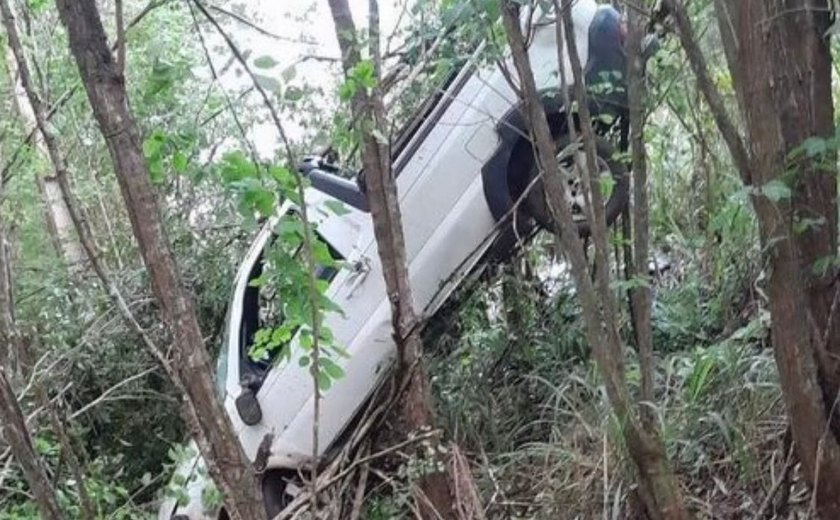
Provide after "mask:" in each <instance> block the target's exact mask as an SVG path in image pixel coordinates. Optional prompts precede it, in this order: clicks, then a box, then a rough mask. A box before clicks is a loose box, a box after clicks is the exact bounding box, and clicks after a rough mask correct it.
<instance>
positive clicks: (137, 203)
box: [56, 0, 266, 520]
mask: <svg viewBox="0 0 840 520" xmlns="http://www.w3.org/2000/svg"><path fill="white" fill-rule="evenodd" d="M56 3H57V5H58V9H59V14H60V16H61V20H62V22H63V23H64V25H65V26H66V27H67V33H68V37H69V40H70V49H71V51H72V54H73V56H74V58H75V60H76V63H77V64H78V67H79V71H80V74H81V77H82V82H83V84H84V86H85V90H86V92H87V95H88V100H89V101H90V105H91V107H92V108H93V113H94V116H95V118H96V120H97V122H98V123H99V127H100V129H101V131H102V134H103V136H104V138H105V140H106V143H107V145H108V150H109V152H110V154H111V159H112V161H113V163H114V169H115V172H116V175H117V180H118V182H119V185H120V191H121V192H122V195H123V199H124V200H125V203H126V208H127V210H128V214H129V218H130V220H131V225H132V229H133V231H134V235H135V237H136V238H137V241H138V243H139V246H140V252H141V254H142V256H143V260H144V262H145V264H146V268H147V269H148V271H149V274H150V278H151V283H152V290H153V292H154V294H155V297H156V299H157V301H158V302H159V304H160V306H161V309H162V314H163V319H164V321H165V323H166V325H167V327H168V329H169V331H170V333H171V334H172V336H173V342H172V345H173V346H172V357H173V359H172V363H171V366H172V369H173V370H172V373H173V374H174V375H175V377H176V381H175V383H176V385H177V386H179V387H181V388H183V391H184V394H185V395H184V397H185V404H186V406H185V413H186V416H187V422H188V423H189V424H190V425H191V426H192V427H193V430H194V432H193V433H194V435H195V437H196V441H197V443H198V446H199V449H200V451H201V454H202V456H203V458H204V460H205V462H206V463H207V466H208V470H209V472H210V475H211V477H212V478H213V480H214V481H215V482H216V484H217V486H218V487H219V490H220V491H221V492H222V493H223V495H224V497H225V505H226V507H227V513H228V515H229V516H230V518H232V519H234V520H252V519H254V520H259V519H263V518H265V516H266V513H265V509H264V505H263V501H262V496H261V491H260V488H259V486H258V485H257V476H256V474H255V472H254V470H253V468H252V467H251V465H250V463H249V461H248V459H247V456H246V455H245V453H244V451H243V450H242V447H241V445H240V444H239V441H238V439H237V437H236V434H235V432H234V430H233V425H232V424H231V422H230V419H229V417H228V416H227V414H226V412H225V410H224V408H223V406H222V405H221V403H220V402H219V401H218V400H217V398H216V395H215V391H214V385H213V380H212V373H213V370H212V364H211V360H210V356H209V354H208V353H207V350H206V348H205V347H204V341H203V338H202V335H201V331H200V329H199V326H198V320H197V318H196V314H195V310H194V307H193V302H192V299H191V297H190V295H189V294H188V293H187V291H186V289H185V288H184V286H183V284H182V283H181V278H180V273H179V272H178V268H177V265H176V263H175V259H174V257H173V255H172V251H171V248H170V245H169V241H168V238H167V236H166V232H165V230H164V227H163V221H162V218H161V215H160V210H159V208H158V204H157V200H156V198H155V193H154V190H153V188H152V185H151V181H150V176H149V171H148V168H147V166H146V161H145V158H144V156H143V153H142V150H141V145H140V143H141V141H140V133H139V130H138V128H137V124H136V122H135V121H134V118H133V116H132V114H131V112H130V110H129V107H128V99H127V94H126V89H125V83H124V81H125V80H124V77H123V76H122V75H120V74H119V72H118V69H117V66H116V64H115V63H114V59H113V56H112V54H111V50H110V48H109V47H108V43H107V37H106V35H105V31H104V29H103V27H102V21H101V19H100V16H99V12H98V10H97V7H96V2H95V0H57V2H56Z"/></svg>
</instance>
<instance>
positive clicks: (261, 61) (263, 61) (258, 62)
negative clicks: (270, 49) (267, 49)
mask: <svg viewBox="0 0 840 520" xmlns="http://www.w3.org/2000/svg"><path fill="white" fill-rule="evenodd" d="M275 65H277V60H275V59H274V58H272V57H271V56H260V57H259V58H257V59H255V60H254V66H256V67H257V68H259V69H270V68H272V67H274V66H275Z"/></svg>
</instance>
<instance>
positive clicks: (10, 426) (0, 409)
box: [0, 186, 64, 520]
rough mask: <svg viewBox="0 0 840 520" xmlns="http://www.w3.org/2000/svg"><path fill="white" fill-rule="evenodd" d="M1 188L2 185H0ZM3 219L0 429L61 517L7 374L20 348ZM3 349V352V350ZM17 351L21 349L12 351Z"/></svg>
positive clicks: (39, 499)
mask: <svg viewBox="0 0 840 520" xmlns="http://www.w3.org/2000/svg"><path fill="white" fill-rule="evenodd" d="M0 191H2V186H0ZM9 271H10V266H9V257H8V247H7V244H6V228H5V223H4V221H3V218H2V214H0V354H2V358H0V429H2V432H3V438H4V440H5V441H6V442H7V443H8V444H9V448H10V449H11V452H12V455H13V456H14V458H15V460H16V461H17V463H18V465H19V466H20V468H21V470H22V471H23V476H24V478H25V479H26V482H27V483H28V484H29V489H30V490H31V492H32V496H33V497H34V498H35V503H36V505H37V506H38V511H40V513H41V518H43V519H45V520H63V518H64V515H63V514H62V512H61V509H60V508H59V507H58V501H57V499H56V494H55V489H54V488H53V486H52V483H51V482H50V479H49V477H48V476H47V470H46V468H45V467H44V463H43V461H42V460H41V457H40V456H39V455H38V453H37V452H36V451H35V448H34V446H33V445H32V438H31V437H30V435H29V429H28V428H27V426H26V419H25V418H24V416H23V412H22V411H21V409H20V403H19V402H18V400H17V397H16V396H15V393H14V391H13V390H12V386H11V384H10V383H9V379H8V377H7V370H8V367H9V363H8V358H9V354H10V352H9V351H10V350H11V351H17V350H19V349H20V335H19V334H18V330H17V326H16V325H15V321H14V314H13V311H12V298H11V296H12V293H11V277H10V276H9ZM4 351H5V352H4ZM15 354H16V355H20V354H21V353H20V352H15Z"/></svg>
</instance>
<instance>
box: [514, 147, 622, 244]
mask: <svg viewBox="0 0 840 520" xmlns="http://www.w3.org/2000/svg"><path fill="white" fill-rule="evenodd" d="M554 144H555V147H556V153H557V159H558V162H559V166H560V172H559V173H560V175H562V176H563V179H564V181H565V183H566V188H567V189H566V201H567V203H568V204H569V206H570V208H571V210H572V218H573V220H574V221H575V225H576V226H577V229H578V233H579V234H580V236H581V237H584V238H585V237H588V236H589V235H590V234H591V229H590V223H589V222H588V221H587V219H586V207H585V205H586V202H585V199H584V194H583V189H582V188H583V179H582V178H581V177H580V175H579V173H578V171H577V170H578V169H577V168H576V167H575V166H574V163H575V154H577V155H578V156H579V157H580V158H581V159H582V160H583V164H585V161H586V154H585V153H584V151H583V149H578V150H572V149H571V148H570V146H569V144H570V140H569V135H568V134H567V133H566V132H562V133H559V135H555V136H554ZM528 148H529V149H528V152H529V153H528V154H527V155H528V157H529V159H527V160H525V161H524V162H525V163H526V164H527V166H528V169H527V170H525V171H527V172H528V173H527V176H526V179H527V182H526V183H525V185H526V186H527V185H530V183H531V181H532V180H533V179H535V178H536V177H537V176H538V174H539V168H538V167H537V162H536V159H535V157H534V151H533V149H531V148H530V147H528ZM595 148H596V151H597V154H598V171H599V172H600V173H601V175H602V176H605V175H609V176H611V177H612V179H613V181H614V182H613V186H612V192H611V193H610V198H609V200H607V202H606V207H605V210H606V211H605V212H606V217H607V224H608V225H610V224H612V223H613V222H615V220H616V219H617V218H618V216H619V215H620V214H621V212H622V210H624V208H625V207H626V206H627V201H628V198H629V191H630V179H629V176H628V175H627V168H626V167H625V165H624V164H623V163H622V162H621V161H619V160H617V159H616V158H615V148H614V147H613V145H612V144H611V143H610V142H609V141H607V140H606V139H604V138H603V137H600V136H596V137H595ZM523 170H524V169H523ZM523 204H524V206H525V211H526V212H527V213H528V215H530V216H531V217H532V218H533V219H534V220H535V221H536V222H537V224H539V225H540V227H542V228H543V229H547V230H551V229H553V227H554V226H553V220H552V218H551V214H550V213H549V210H548V204H546V200H545V192H544V191H543V181H542V179H537V180H536V181H535V182H534V184H533V186H532V187H531V189H530V191H529V192H528V194H527V195H526V197H525V200H524V201H523Z"/></svg>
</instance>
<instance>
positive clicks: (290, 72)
mask: <svg viewBox="0 0 840 520" xmlns="http://www.w3.org/2000/svg"><path fill="white" fill-rule="evenodd" d="M295 76H297V69H295V66H294V65H292V66H291V67H287V68H285V69H284V70H283V72H281V73H280V77H282V78H283V81H285V82H286V83H288V82H290V81H292V80H293V79H295Z"/></svg>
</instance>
